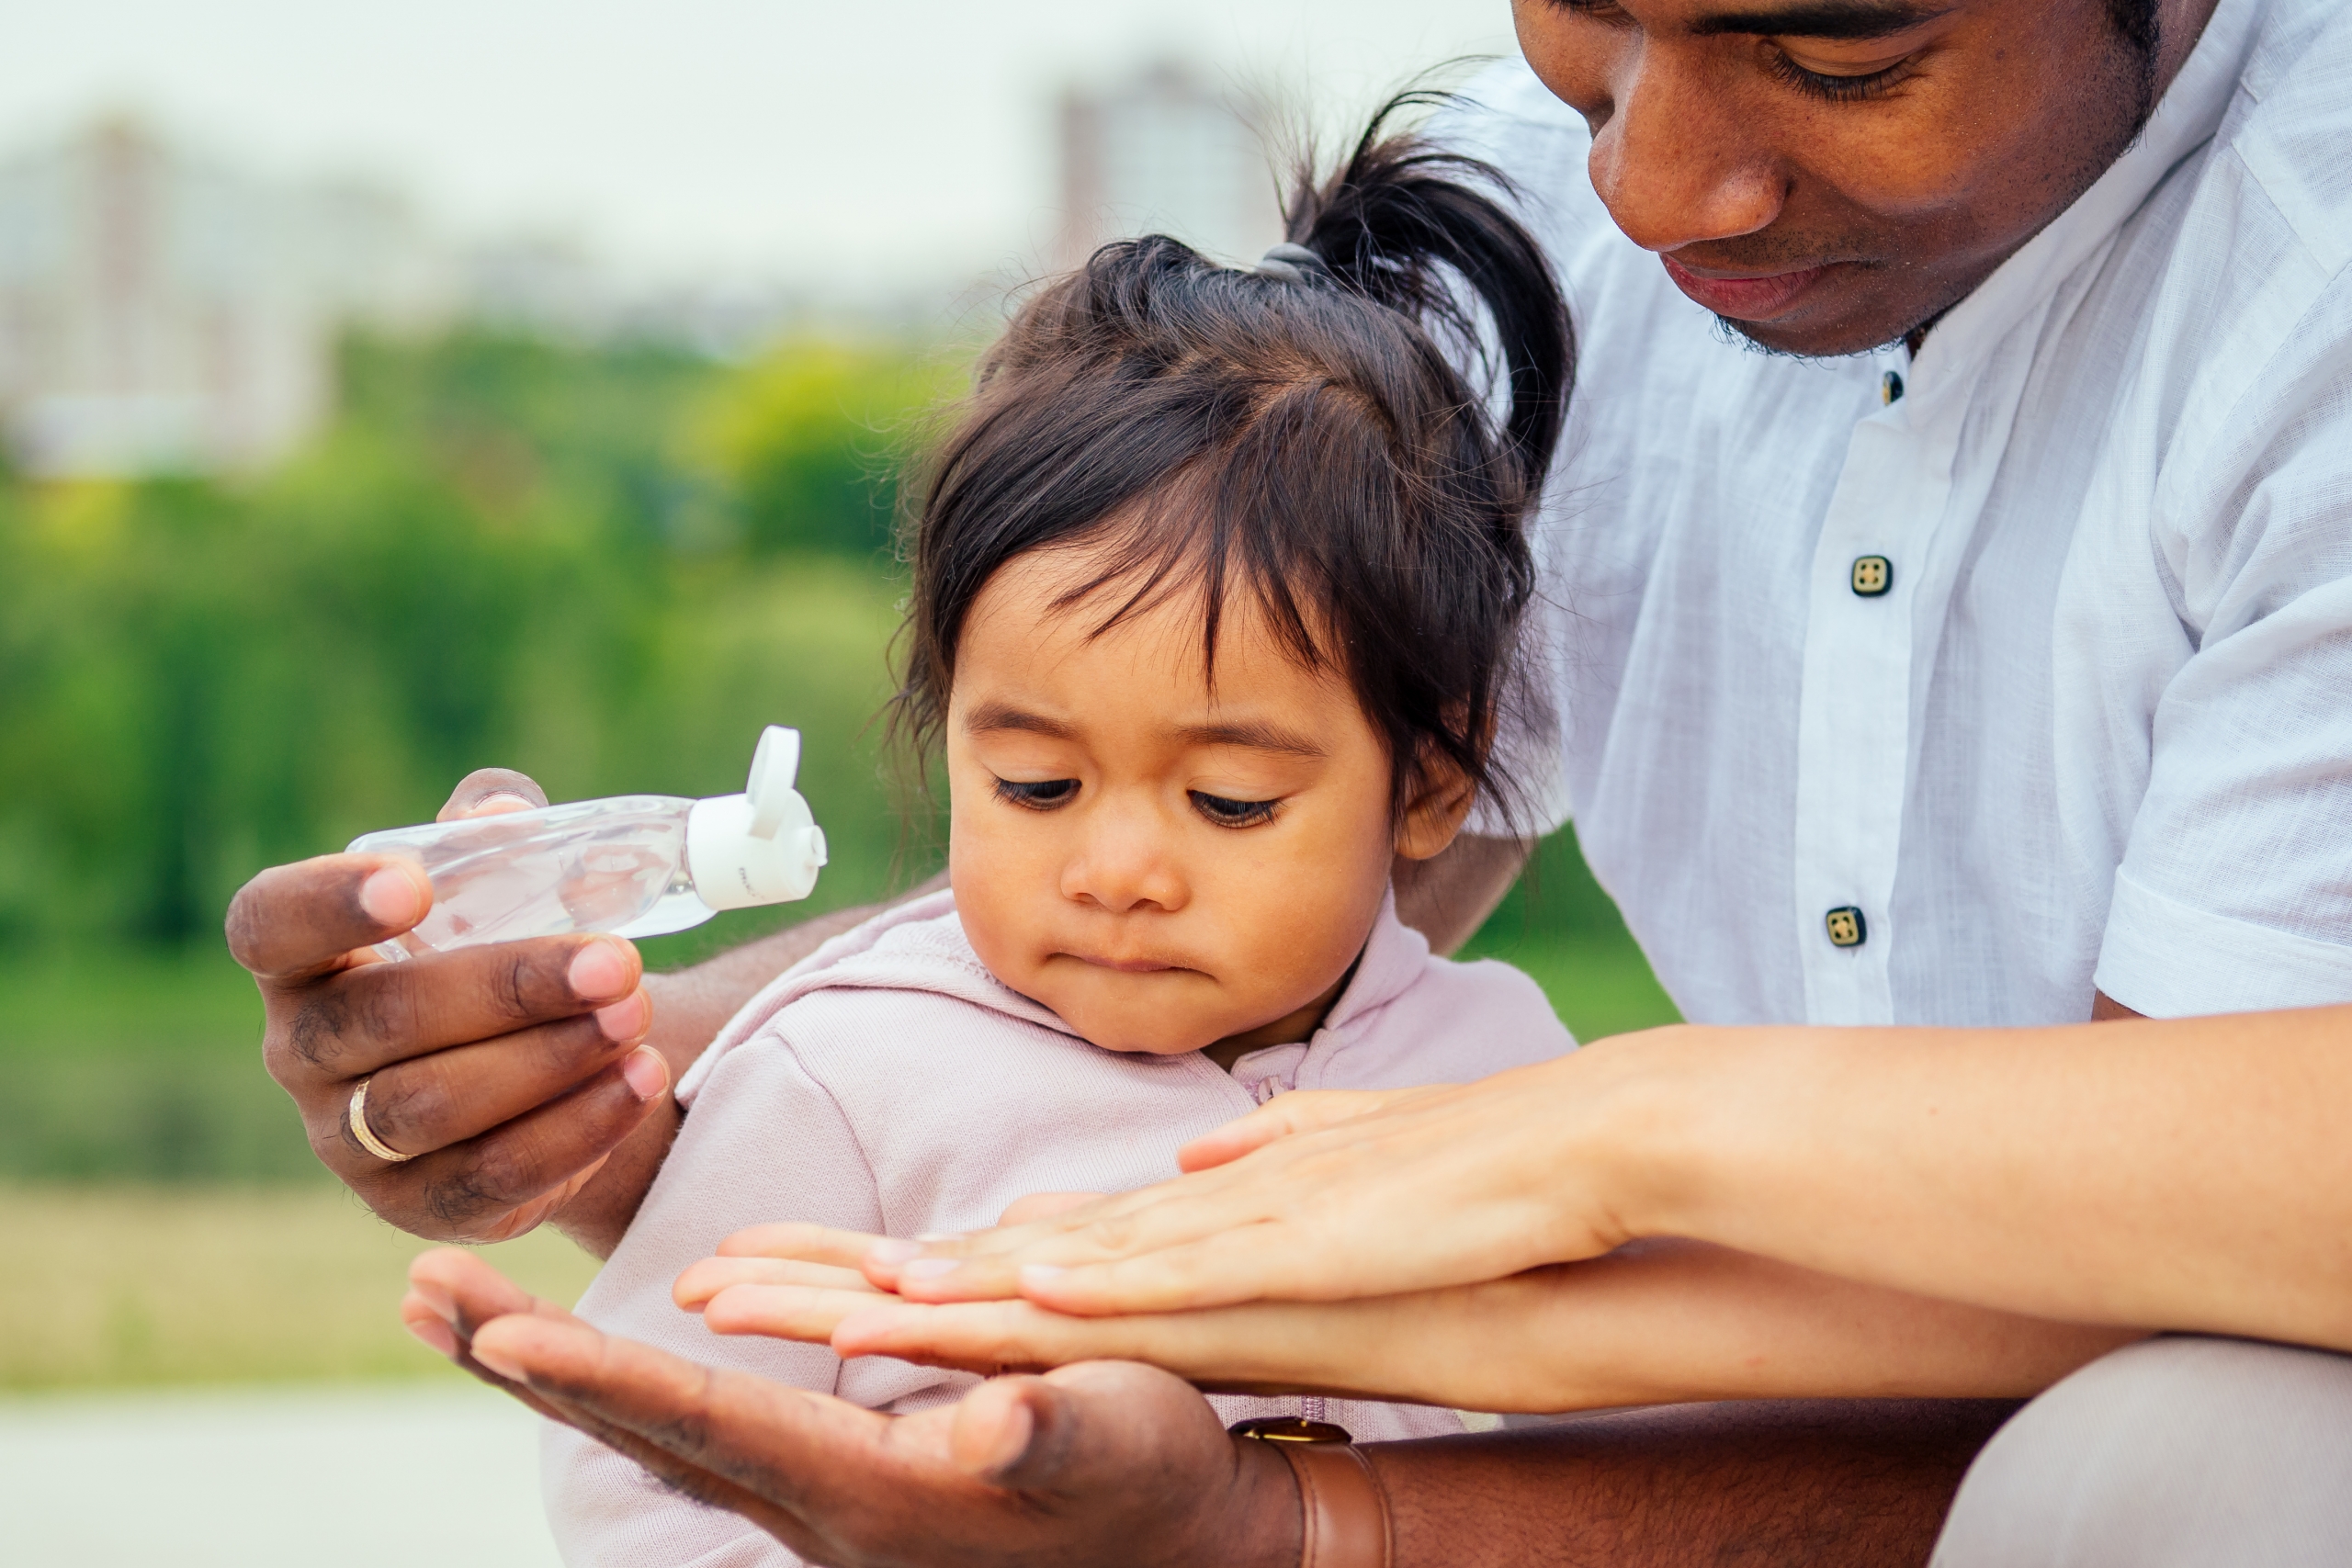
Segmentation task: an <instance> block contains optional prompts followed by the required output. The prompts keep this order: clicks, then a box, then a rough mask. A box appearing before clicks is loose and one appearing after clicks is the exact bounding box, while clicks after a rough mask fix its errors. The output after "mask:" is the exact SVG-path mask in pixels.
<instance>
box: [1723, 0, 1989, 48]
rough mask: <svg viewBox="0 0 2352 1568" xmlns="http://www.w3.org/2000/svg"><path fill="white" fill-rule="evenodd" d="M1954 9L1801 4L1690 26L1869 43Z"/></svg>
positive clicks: (1912, 4)
mask: <svg viewBox="0 0 2352 1568" xmlns="http://www.w3.org/2000/svg"><path fill="white" fill-rule="evenodd" d="M1952 9H1953V8H1952V7H1951V6H1939V5H1935V4H1933V3H1932V0H1929V3H1927V4H1921V3H1920V0H1795V3H1794V4H1792V5H1787V6H1757V7H1754V8H1752V9H1748V10H1741V11H1715V12H1712V13H1710V14H1708V15H1706V16H1703V17H1698V18H1696V19H1695V20H1693V21H1692V22H1691V31H1692V32H1694V33H1699V34H1702V35H1704V34H1713V33H1755V34H1758V35H1759V36H1761V37H1766V38H1824V39H1845V40H1847V41H1849V42H1856V43H1862V42H1868V41H1869V40H1870V39H1881V38H1891V37H1893V36H1894V34H1896V33H1900V32H1908V31H1909V30H1910V29H1911V28H1916V27H1918V26H1919V25H1920V24H1922V23H1924V22H1932V21H1934V20H1935V19H1936V18H1937V17H1943V16H1949V15H1950V14H1951V11H1952Z"/></svg>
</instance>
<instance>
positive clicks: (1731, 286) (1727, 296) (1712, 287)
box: [1658, 255, 1829, 321]
mask: <svg viewBox="0 0 2352 1568" xmlns="http://www.w3.org/2000/svg"><path fill="white" fill-rule="evenodd" d="M1658 260H1659V261H1661V262H1664V263H1665V264H1666V276H1668V277H1670V278H1672V279H1674V286H1675V287H1676V288H1679V289H1680V290H1682V292H1683V293H1685V294H1688V295H1689V296H1691V299H1695V300H1697V301H1698V302H1699V303H1700V304H1702V305H1704V306H1705V307H1706V308H1707V309H1708V310H1713V312H1714V313H1715V314H1716V315H1718V316H1729V317H1730V318H1731V319H1732V320H1734V321H1770V320H1771V319H1772V318H1773V317H1775V316H1777V315H1779V314H1780V313H1781V311H1783V310H1787V309H1788V308H1789V307H1790V306H1791V305H1793V304H1795V303H1796V300H1797V297H1798V296H1799V295H1801V294H1803V293H1804V291H1805V290H1806V289H1808V288H1812V287H1813V286H1814V284H1815V283H1816V282H1818V281H1819V280H1820V278H1821V276H1822V275H1823V274H1824V273H1826V272H1827V271H1828V270H1829V266H1828V265H1827V264H1826V263H1825V264H1823V265H1820V266H1808V267H1804V268H1801V269H1800V270H1798V271H1795V272H1767V273H1758V274H1754V275H1751V276H1746V277H1705V276H1701V275H1700V274H1698V273H1696V272H1693V271H1692V270H1691V268H1689V267H1687V266H1685V265H1682V264H1681V263H1680V262H1678V261H1676V260H1675V259H1674V258H1673V257H1672V256H1666V255H1662V256H1660V257H1658Z"/></svg>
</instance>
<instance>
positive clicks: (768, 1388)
mask: <svg viewBox="0 0 2352 1568" xmlns="http://www.w3.org/2000/svg"><path fill="white" fill-rule="evenodd" d="M472 1350H473V1354H474V1356H475V1357H476V1359H479V1360H481V1362H482V1363H483V1364H484V1365H485V1366H487V1367H489V1368H491V1369H492V1371H496V1372H498V1373H499V1374H501V1375H502V1376H504V1377H506V1378H508V1379H510V1380H512V1381H514V1382H517V1383H521V1384H523V1385H525V1386H526V1387H528V1388H530V1389H531V1390H532V1391H533V1392H535V1393H538V1394H540V1395H541V1396H542V1397H544V1398H547V1399H548V1400H549V1401H550V1402H552V1403H554V1404H558V1405H559V1406H560V1407H561V1408H563V1409H565V1410H567V1411H569V1412H572V1413H574V1414H575V1415H576V1416H580V1417H582V1418H585V1419H587V1420H590V1421H593V1422H594V1424H596V1425H597V1426H598V1427H602V1428H603V1429H604V1433H610V1434H613V1435H616V1436H618V1435H626V1436H627V1437H628V1438H634V1439H636V1440H637V1441H636V1443H635V1444H632V1445H631V1447H630V1449H629V1450H628V1451H629V1452H631V1455H632V1457H638V1458H640V1461H641V1462H642V1459H643V1456H644V1455H646V1454H648V1453H653V1454H658V1455H660V1456H661V1461H660V1463H659V1464H658V1465H657V1472H661V1473H664V1474H665V1479H675V1478H677V1477H679V1476H680V1475H683V1476H684V1477H685V1479H686V1481H687V1483H688V1485H689V1488H690V1490H692V1491H693V1493H694V1495H697V1496H702V1497H704V1498H705V1499H706V1500H707V1501H714V1502H718V1504H719V1506H723V1507H729V1508H733V1509H735V1510H736V1511H737V1512H739V1513H744V1514H746V1515H747V1516H748V1517H752V1518H753V1519H754V1520H755V1521H756V1522H758V1523H760V1524H761V1525H763V1527H765V1528H766V1529H769V1530H770V1531H772V1532H774V1533H775V1534H777V1535H778V1536H779V1537H781V1538H783V1539H784V1540H785V1541H786V1545H790V1546H793V1547H795V1549H796V1550H799V1551H803V1553H804V1554H808V1553H809V1551H811V1550H812V1549H813V1547H814V1540H813V1538H812V1536H811V1535H810V1533H809V1530H808V1529H807V1528H806V1527H805V1526H804V1525H802V1524H801V1523H800V1521H799V1520H798V1519H797V1517H794V1514H795V1512H796V1511H797V1508H798V1507H800V1506H807V1505H808V1504H809V1503H811V1502H820V1503H821V1502H823V1501H825V1500H826V1499H825V1495H824V1490H825V1477H826V1475H827V1474H828V1473H829V1472H831V1470H833V1469H835V1468H837V1467H838V1466H840V1465H841V1464H842V1462H843V1461H845V1460H846V1461H852V1462H854V1461H855V1460H856V1458H857V1456H859V1455H861V1454H865V1455H870V1454H872V1453H873V1451H874V1450H876V1447H877V1444H878V1440H879V1438H880V1436H881V1431H882V1429H883V1428H884V1427H887V1425H888V1418H887V1417H885V1416H876V1415H875V1414H874V1413H873V1412H871V1411H867V1410H862V1409H859V1408H858V1407H857V1406H855V1405H852V1404H845V1403H844V1402H842V1401H840V1400H836V1399H831V1398H828V1397H826V1396H823V1395H820V1394H812V1393H808V1392H806V1391H804V1390H801V1389H796V1388H790V1387H787V1386H786V1385H784V1384H781V1383H775V1382H768V1381H767V1380H765V1379H763V1378H755V1377H751V1376H747V1375H745V1374H743V1373H740V1372H734V1371H722V1370H716V1369H712V1368H707V1367H703V1366H699V1365H697V1364H695V1362H692V1361H686V1360H682V1359H679V1358H677V1357H675V1356H671V1355H667V1354H665V1353H663V1352H662V1351H660V1350H656V1349H653V1348H650V1346H645V1345H639V1344H637V1343H635V1342H634V1341H631V1340H627V1339H619V1338H614V1337H609V1336H606V1335H604V1334H600V1333H598V1332H597V1331H596V1330H595V1329H594V1328H592V1327H590V1326H589V1325H586V1324H584V1323H581V1322H579V1321H578V1320H576V1319H574V1320H571V1321H569V1322H559V1321H554V1320H551V1319H548V1318H545V1317H540V1316H536V1315H520V1314H518V1315H515V1316H511V1317H502V1318H498V1319H496V1320H494V1321H492V1322H491V1323H488V1324H485V1325H482V1326H481V1328H479V1329H477V1330H476V1331H475V1333H474V1335H473V1345H472ZM599 1435H600V1436H603V1435H604V1434H603V1433H600V1434H599ZM604 1440H605V1441H607V1442H610V1441H612V1440H613V1438H612V1437H610V1436H606V1437H605V1438H604ZM616 1446H618V1445H616ZM825 1461H831V1462H830V1463H828V1462H825ZM681 1466H683V1469H681V1468H680V1467H681ZM703 1476H711V1477H716V1478H718V1480H720V1481H722V1482H725V1483H727V1484H728V1485H729V1488H730V1489H731V1490H732V1492H733V1494H734V1495H733V1496H731V1497H729V1498H723V1499H722V1498H714V1497H710V1496H709V1495H708V1494H707V1492H705V1491H704V1490H703V1489H702V1487H701V1486H700V1485H699V1484H698V1478H700V1477H703ZM747 1505H748V1506H747Z"/></svg>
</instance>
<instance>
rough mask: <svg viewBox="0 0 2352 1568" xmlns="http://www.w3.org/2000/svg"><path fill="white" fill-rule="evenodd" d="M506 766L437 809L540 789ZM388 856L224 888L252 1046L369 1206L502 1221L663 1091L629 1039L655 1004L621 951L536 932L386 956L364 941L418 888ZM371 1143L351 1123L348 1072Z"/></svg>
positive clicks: (651, 1060)
mask: <svg viewBox="0 0 2352 1568" xmlns="http://www.w3.org/2000/svg"><path fill="white" fill-rule="evenodd" d="M545 803H546V797H545V796H544V795H541V794H540V793H539V790H538V786H537V784H533V783H532V782H531V781H530V780H529V779H527V778H526V777H524V776H523V775H522V774H520V773H508V772H505V771H503V770H485V771H483V772H481V773H473V774H470V775H469V776H468V777H467V779H466V780H465V781H464V782H463V783H461V784H459V785H458V789H457V791H456V793H454V794H453V795H451V796H450V798H449V803H448V805H447V806H446V807H443V808H442V811H441V819H442V820H445V821H446V820H448V819H450V818H456V817H463V816H471V815H478V814H481V813H484V812H489V811H498V810H515V809H521V808H524V807H530V806H536V805H544V804H545ZM432 897H433V889H432V885H431V884H430V883H429V882H428V881H427V880H426V879H425V876H424V872H423V870H422V869H421V868H419V867H418V866H416V865H415V864H414V863H411V862H408V861H404V860H401V859H400V858H398V857H396V856H390V855H349V854H345V855H322V856H320V857H318V858H317V859H314V860H308V861H303V862H300V863H297V864H294V865H282V866H275V867H272V868H271V869H269V870H267V871H265V872H263V873H261V874H259V875H257V876H255V877H254V879H253V880H252V881H251V882H248V883H247V884H246V885H245V886H243V888H242V889H240V890H239V892H238V894H237V897H236V898H235V900H234V901H233V902H232V904H231V906H230V908H229V917H228V938H229V950H230V952H231V953H233V954H234V955H235V957H236V960H237V962H238V963H240V964H243V965H244V966H245V967H246V968H247V969H248V970H251V971H252V972H253V975H254V981H255V982H256V983H257V984H258V985H259V987H260V988H261V996H262V1002H263V1007H264V1011H265V1016H266V1032H265V1035H264V1040H263V1054H264V1059H265V1061H266V1064H267V1066H268V1068H269V1072H270V1076H271V1077H275V1078H276V1079H277V1081H278V1083H279V1084H280V1085H281V1086H282V1087H284V1089H286V1091H287V1092H288V1094H290V1095H291V1096H293V1098H294V1102H295V1104H296V1105H297V1106H299V1107H300V1110H301V1113H302V1122H303V1125H304V1127H305V1129H306V1130H307V1132H308V1133H309V1134H310V1140H311V1150H312V1152H313V1153H315V1154H316V1155H317V1156H318V1157H319V1158H320V1160H322V1162H323V1163H324V1164H325V1165H326V1166H327V1167H328V1168H330V1169H331V1170H333V1171H334V1173H335V1174H336V1175H337V1176H339V1177H341V1178H342V1179H343V1180H344V1181H345V1182H346V1183H347V1184H349V1185H350V1187H351V1188H352V1189H353V1190H355V1191H356V1192H357V1193H358V1194H359V1195H360V1196H361V1197H362V1198H363V1199H365V1200H366V1201H367V1202H368V1205H369V1206H370V1207H371V1208H373V1209H374V1210H375V1211H376V1212H377V1213H379V1214H380V1215H382V1216H383V1217H384V1218H385V1219H386V1220H388V1221H390V1223H391V1224H395V1225H398V1226H399V1227H400V1228H401V1229H402V1230H405V1231H409V1232H412V1233H413V1234H415V1235H424V1236H432V1237H437V1238H441V1239H447V1240H474V1241H492V1240H501V1239H503V1238H505V1237H507V1236H511V1235H519V1234H520V1233H522V1232H524V1231H526V1230H528V1229H530V1228H531V1227H532V1226H533V1225H536V1224H538V1223H539V1222H540V1221H542V1220H543V1219H545V1218H547V1217H548V1215H549V1214H551V1213H555V1212H556V1211H558V1210H559V1209H560V1208H561V1207H562V1206H563V1205H564V1204H565V1203H566V1202H568V1201H571V1199H572V1198H573V1197H574V1196H575V1195H577V1194H578V1193H579V1192H580V1191H581V1190H582V1189H583V1188H584V1187H585V1186H586V1185H587V1184H588V1183H589V1182H591V1181H592V1180H593V1179H594V1178H595V1177H596V1175H597V1174H598V1173H599V1171H600V1169H601V1168H603V1166H604V1163H605V1160H606V1159H607V1157H608V1156H610V1155H611V1154H612V1152H613V1150H614V1149H615V1148H616V1147H617V1146H619V1145H621V1143H622V1142H623V1140H625V1139H627V1138H628V1136H629V1134H631V1133H632V1132H634V1131H636V1130H637V1129H638V1128H639V1125H640V1124H641V1123H643V1122H645V1121H646V1119H647V1117H648V1116H649V1114H650V1113H651V1112H652V1111H654V1110H655V1108H656V1107H657V1106H658V1105H661V1104H666V1102H667V1100H668V1089H669V1082H670V1074H669V1068H668V1067H667V1066H666V1065H665V1064H664V1063H663V1061H662V1058H661V1056H660V1055H658V1054H657V1053H655V1052H654V1051H652V1050H650V1049H648V1048H646V1047H644V1046H643V1045H642V1044H641V1042H642V1041H643V1040H644V1039H645V1036H646V1034H647V1032H648V1031H649V1030H650V1028H651V1026H652V1018H653V1010H652V1005H651V1003H650V1000H649V998H647V996H646V994H645V991H644V989H643V987H642V986H641V984H640V982H641V979H642V974H641V968H640V965H639V960H638V955H637V952H636V950H635V949H634V948H633V947H631V946H630V945H629V944H628V942H624V941H622V940H620V939H619V938H616V937H609V936H565V937H547V938H541V939H538V940H535V941H529V942H501V943H497V944H493V945H486V946H482V947H474V948H466V949H461V950H458V951H457V952H452V953H431V954H427V955H425V956H424V957H420V958H415V959H411V960H408V961H406V962H401V963H385V962H382V961H380V960H379V959H378V958H377V957H376V955H375V954H374V953H372V952H370V951H369V950H370V948H371V947H372V946H373V944H375V943H377V942H382V941H384V940H386V939H387V938H390V937H392V936H395V935H398V934H399V933H400V932H401V931H407V930H408V929H410V928H411V927H413V925H415V924H416V923H417V921H419V920H421V919H424V914H425V911H426V910H427V909H429V908H431V907H432ZM363 1080H364V1081H366V1082H367V1084H368V1097H367V1119H368V1128H369V1130H370V1132H371V1133H372V1134H373V1135H374V1136H375V1137H376V1138H377V1139H378V1140H379V1142H380V1143H381V1144H382V1145H384V1146H385V1147H387V1148H389V1149H390V1150H392V1151H393V1152H394V1153H396V1154H399V1155H403V1156H409V1157H407V1158H405V1159H401V1160H398V1161H392V1160H387V1159H385V1158H383V1157H381V1156H379V1155H377V1154H375V1153H373V1152H371V1151H370V1150H368V1147H367V1146H366V1145H364V1144H362V1143H361V1142H360V1140H359V1139H358V1138H357V1136H356V1134H354V1133H353V1131H352V1129H351V1126H350V1122H349V1111H350V1105H351V1100H352V1094H353V1090H354V1089H356V1087H357V1086H358V1085H359V1084H360V1083H361V1082H362V1081H363Z"/></svg>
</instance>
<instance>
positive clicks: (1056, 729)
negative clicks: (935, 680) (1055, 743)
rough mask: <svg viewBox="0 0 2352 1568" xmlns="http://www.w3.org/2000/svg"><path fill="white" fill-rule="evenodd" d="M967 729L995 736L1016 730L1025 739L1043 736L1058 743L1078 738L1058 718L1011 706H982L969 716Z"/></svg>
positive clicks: (965, 724)
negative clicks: (1058, 741) (1025, 736)
mask: <svg viewBox="0 0 2352 1568" xmlns="http://www.w3.org/2000/svg"><path fill="white" fill-rule="evenodd" d="M964 728H965V729H966V730H967V732H969V733H970V734H973V735H994V734H999V733H1001V732H1003V731H1005V730H1014V731H1017V732H1019V733H1021V734H1023V735H1043V736H1046V737H1047V738H1049V739H1055V740H1069V739H1072V738H1074V737H1075V736H1076V735H1077V734H1078V731H1076V730H1075V729H1072V728H1070V727H1069V725H1067V724H1064V723H1063V722H1062V721H1061V720H1059V719H1057V718H1047V717H1046V716H1045V715H1043V714H1035V713H1025V712H1023V710H1021V709H1020V708H1017V707H1014V706H1012V705H1011V704H1010V703H982V704H981V705H979V706H978V707H976V708H974V709H973V710H972V711H971V713H970V714H969V715H967V716H966V718H965V720H964Z"/></svg>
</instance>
